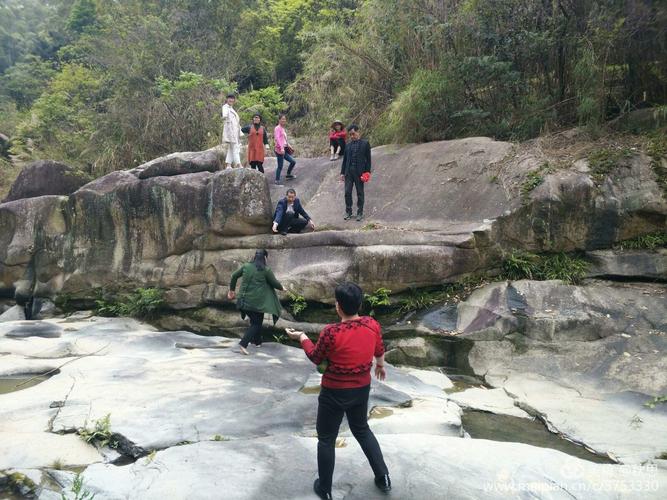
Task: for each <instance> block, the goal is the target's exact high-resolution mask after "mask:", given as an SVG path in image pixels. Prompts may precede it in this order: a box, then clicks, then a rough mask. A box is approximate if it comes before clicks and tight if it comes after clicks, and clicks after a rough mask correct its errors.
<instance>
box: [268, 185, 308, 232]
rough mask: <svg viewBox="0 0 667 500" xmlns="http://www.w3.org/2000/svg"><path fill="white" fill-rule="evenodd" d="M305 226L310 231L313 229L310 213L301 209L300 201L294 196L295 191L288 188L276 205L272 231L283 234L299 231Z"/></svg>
mask: <svg viewBox="0 0 667 500" xmlns="http://www.w3.org/2000/svg"><path fill="white" fill-rule="evenodd" d="M299 216H301V217H302V218H301V217H299ZM306 227H308V228H309V229H310V230H312V231H314V230H315V224H314V223H313V221H312V219H311V218H310V215H308V213H307V212H306V211H305V210H304V209H303V206H301V201H299V198H297V197H296V191H295V190H294V189H288V190H287V193H286V196H285V197H284V198H283V199H282V200H280V201H279V202H278V204H277V205H276V212H275V213H274V214H273V227H272V231H273V232H274V233H280V234H282V235H285V234H287V233H300V232H301V231H303V230H304V229H305V228H306Z"/></svg>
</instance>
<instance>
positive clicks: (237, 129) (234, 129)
mask: <svg viewBox="0 0 667 500" xmlns="http://www.w3.org/2000/svg"><path fill="white" fill-rule="evenodd" d="M235 102H236V96H235V95H234V94H229V95H228V96H227V99H226V101H225V104H224V105H223V106H222V122H223V126H222V142H223V143H224V144H225V146H226V147H227V157H226V158H225V167H226V168H232V167H240V166H241V136H242V135H243V134H242V132H241V120H240V118H239V115H238V113H237V112H236V110H235V109H234V103H235Z"/></svg>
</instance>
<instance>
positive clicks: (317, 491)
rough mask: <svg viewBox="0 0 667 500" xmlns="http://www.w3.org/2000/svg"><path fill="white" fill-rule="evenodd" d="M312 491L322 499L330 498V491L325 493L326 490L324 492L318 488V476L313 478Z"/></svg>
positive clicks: (330, 499) (328, 499) (327, 499)
mask: <svg viewBox="0 0 667 500" xmlns="http://www.w3.org/2000/svg"><path fill="white" fill-rule="evenodd" d="M313 491H314V492H315V494H316V495H317V496H318V497H320V498H321V499H322V500H332V498H331V493H326V492H324V491H322V490H321V489H320V480H319V478H318V479H315V482H314V483H313Z"/></svg>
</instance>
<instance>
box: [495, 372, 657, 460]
mask: <svg viewBox="0 0 667 500" xmlns="http://www.w3.org/2000/svg"><path fill="white" fill-rule="evenodd" d="M491 382H492V383H493V384H494V385H496V384H497V383H500V381H495V380H494V379H493V378H491ZM502 386H503V388H504V389H505V390H506V391H507V392H508V393H510V394H511V395H512V396H514V397H515V398H516V399H517V401H518V403H519V405H520V406H521V407H522V408H524V409H526V410H527V411H528V412H529V413H535V414H539V415H541V416H542V417H543V419H544V420H545V421H546V423H547V426H548V427H549V428H550V430H552V431H555V432H559V433H561V434H563V435H564V436H566V437H567V438H568V439H570V440H572V441H575V442H578V443H583V444H585V445H586V446H587V447H589V448H591V449H593V450H595V451H596V452H597V453H598V454H601V455H604V454H608V455H609V456H610V457H611V458H613V459H616V460H618V461H620V462H622V463H629V464H637V463H644V462H645V461H647V460H653V459H655V458H657V456H658V455H660V454H661V453H664V452H666V451H667V433H666V432H665V429H667V407H666V406H665V405H657V406H656V407H655V408H653V409H650V408H647V407H646V406H644V403H646V402H647V401H648V400H649V399H650V398H649V397H648V396H646V395H645V394H639V393H634V392H624V393H612V394H604V393H594V392H592V391H590V390H589V391H586V390H583V389H582V388H574V387H567V386H564V385H563V384H561V383H556V382H554V381H552V380H548V379H545V378H543V377H539V376H536V375H534V374H512V375H510V376H509V377H507V378H506V379H505V380H503V381H502Z"/></svg>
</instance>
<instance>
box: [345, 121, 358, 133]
mask: <svg viewBox="0 0 667 500" xmlns="http://www.w3.org/2000/svg"><path fill="white" fill-rule="evenodd" d="M353 130H354V131H355V132H357V131H358V130H359V125H357V124H356V123H353V124H352V125H350V126H349V127H347V131H348V132H352V131H353Z"/></svg>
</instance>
